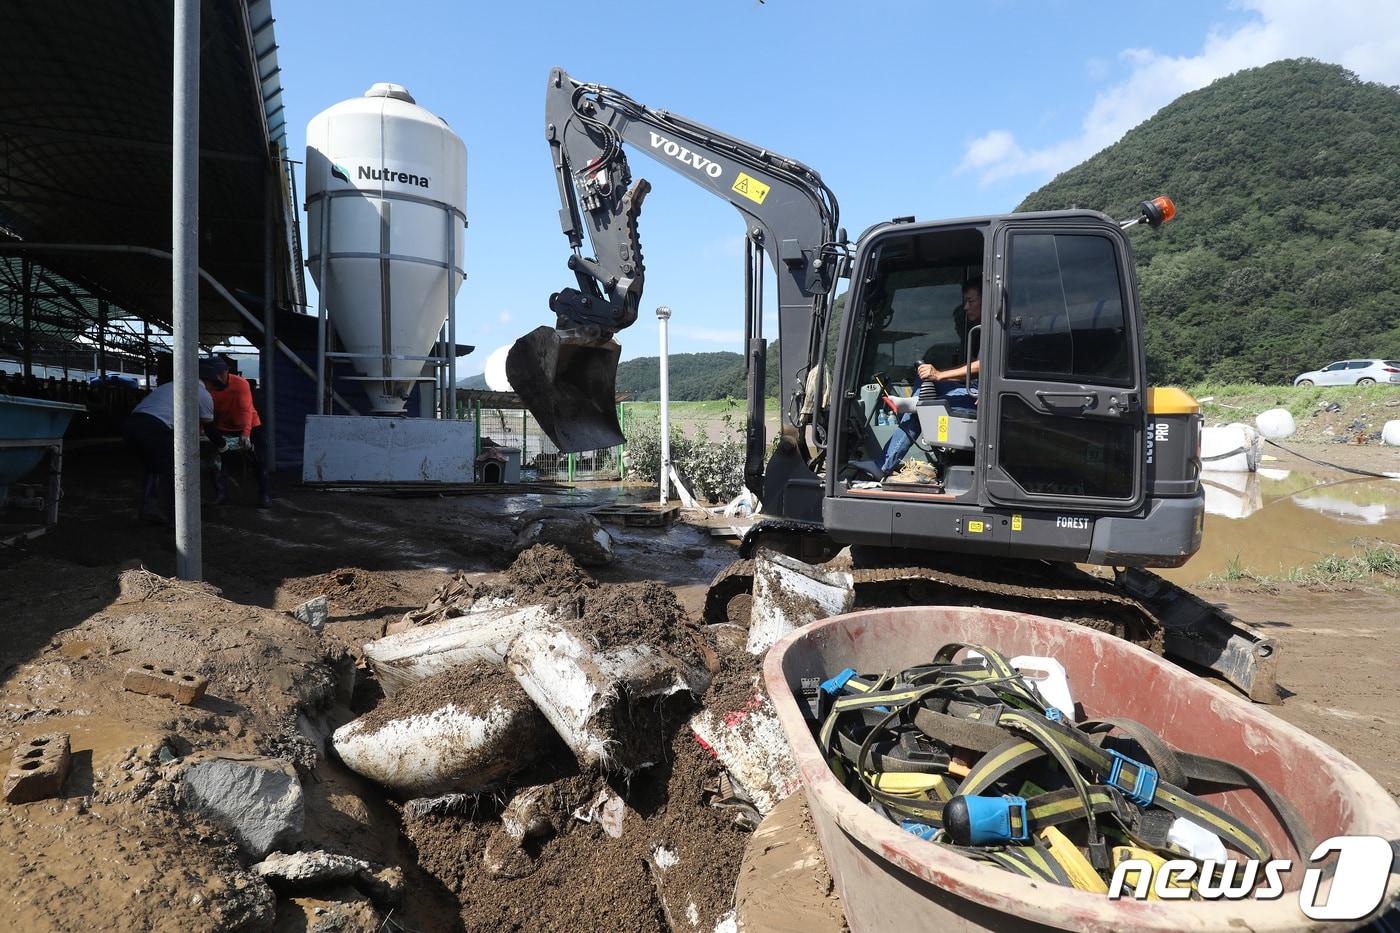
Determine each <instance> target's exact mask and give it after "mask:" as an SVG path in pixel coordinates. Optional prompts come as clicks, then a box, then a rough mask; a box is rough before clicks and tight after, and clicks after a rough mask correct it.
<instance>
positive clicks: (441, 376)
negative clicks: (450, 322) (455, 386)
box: [433, 318, 448, 421]
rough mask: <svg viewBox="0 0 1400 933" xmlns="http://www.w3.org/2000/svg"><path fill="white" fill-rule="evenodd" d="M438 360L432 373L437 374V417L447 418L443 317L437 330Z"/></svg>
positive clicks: (445, 342)
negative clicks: (440, 327) (440, 326)
mask: <svg viewBox="0 0 1400 933" xmlns="http://www.w3.org/2000/svg"><path fill="white" fill-rule="evenodd" d="M438 350H439V351H440V352H439V353H438V361H437V362H436V363H434V364H433V366H434V370H435V372H434V375H436V376H437V390H438V417H439V418H441V419H442V420H444V421H446V420H447V352H448V351H447V320H446V319H445V318H444V319H443V322H442V329H441V330H439V331H438Z"/></svg>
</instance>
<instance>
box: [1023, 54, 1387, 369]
mask: <svg viewBox="0 0 1400 933" xmlns="http://www.w3.org/2000/svg"><path fill="white" fill-rule="evenodd" d="M1158 194H1167V195H1170V196H1171V197H1172V199H1173V200H1174V201H1175V202H1176V205H1177V208H1178V211H1179V213H1178V215H1177V218H1176V220H1175V221H1173V222H1172V223H1170V224H1168V225H1167V226H1166V227H1164V228H1162V229H1161V230H1159V231H1157V232H1152V231H1149V230H1146V229H1145V228H1139V229H1136V230H1134V231H1133V236H1132V241H1133V249H1134V251H1135V253H1136V254H1137V258H1138V273H1139V280H1140V286H1141V290H1142V296H1143V307H1144V311H1145V314H1146V316H1147V322H1148V323H1147V341H1148V367H1149V374H1150V376H1151V378H1152V380H1153V381H1154V382H1156V383H1159V384H1160V383H1167V382H1193V381H1197V380H1201V379H1212V380H1220V381H1231V382H1244V381H1252V380H1258V381H1279V380H1285V379H1290V378H1291V377H1292V376H1294V375H1296V374H1297V373H1299V372H1301V371H1303V370H1306V369H1314V368H1317V367H1319V366H1322V365H1325V364H1326V363H1329V362H1331V361H1333V360H1335V359H1342V358H1346V357H1388V358H1391V359H1394V358H1396V357H1397V356H1400V232H1398V229H1400V92H1397V90H1396V89H1394V88H1390V87H1386V86H1383V85H1379V84H1368V83H1363V82H1361V81H1359V80H1358V79H1357V78H1356V76H1355V75H1353V74H1351V73H1350V72H1348V71H1346V70H1344V69H1343V68H1341V67H1338V66H1336V65H1328V64H1323V63H1321V62H1317V61H1312V60H1308V59H1298V60H1290V61H1281V62H1275V63H1273V64H1271V65H1267V66H1265V67H1262V68H1254V69H1250V70H1248V71H1242V72H1239V73H1238V74H1235V75H1232V76H1230V77H1228V78H1222V79H1221V80H1219V81H1216V82H1215V83H1214V84H1211V85H1210V86H1208V87H1206V88H1203V89H1202V90H1199V91H1195V92H1193V93H1190V94H1186V95H1183V96H1182V97H1179V98H1177V100H1175V101H1174V102H1173V103H1171V104H1169V105H1168V106H1166V107H1164V108H1163V109H1162V110H1161V111H1160V112H1158V113H1157V115H1156V116H1154V117H1153V118H1152V119H1150V120H1148V121H1147V122H1145V123H1143V124H1142V125H1140V126H1138V127H1137V128H1135V129H1133V130H1131V131H1130V132H1128V134H1127V135H1125V136H1124V137H1123V139H1122V140H1120V141H1119V142H1118V143H1116V144H1115V145H1113V146H1110V147H1109V148H1107V149H1105V150H1104V151H1102V152H1100V153H1099V154H1097V155H1095V156H1093V157H1092V158H1090V159H1088V160H1087V161H1085V162H1083V163H1081V164H1080V165H1078V166H1076V167H1074V168H1072V169H1070V170H1069V171H1067V172H1064V173H1063V174H1061V175H1059V176H1058V177H1057V178H1055V180H1054V181H1052V182H1050V183H1049V184H1048V185H1046V186H1045V187H1043V188H1041V189H1040V190H1039V191H1037V192H1035V193H1034V194H1032V195H1030V196H1029V197H1028V198H1026V200H1025V201H1024V202H1023V203H1022V204H1021V205H1020V207H1019V210H1052V209H1057V208H1064V207H1070V206H1079V207H1093V208H1097V209H1101V210H1105V211H1107V212H1108V213H1110V214H1112V215H1113V216H1116V217H1127V216H1131V215H1132V213H1133V205H1135V204H1136V203H1137V202H1138V201H1139V200H1141V199H1142V198H1144V197H1151V196H1154V195H1158Z"/></svg>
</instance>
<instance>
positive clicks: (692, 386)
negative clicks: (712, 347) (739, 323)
mask: <svg viewBox="0 0 1400 933" xmlns="http://www.w3.org/2000/svg"><path fill="white" fill-rule="evenodd" d="M624 339H625V335H624ZM660 379H661V376H660V369H659V366H658V358H657V357H655V356H639V357H637V358H636V359H632V360H627V361H625V362H623V363H620V364H618V367H617V391H618V393H619V394H626V395H630V396H631V397H632V398H634V399H638V400H640V401H654V400H656V399H658V398H660V397H661V385H660ZM667 379H668V381H669V382H670V389H671V398H673V399H675V400H677V401H682V402H695V401H702V400H704V399H714V398H725V397H726V396H733V397H735V398H743V397H744V356H743V354H741V353H729V352H723V353H673V354H671V357H670V362H669V365H668V372H667Z"/></svg>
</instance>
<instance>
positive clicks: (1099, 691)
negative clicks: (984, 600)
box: [764, 607, 1400, 933]
mask: <svg viewBox="0 0 1400 933" xmlns="http://www.w3.org/2000/svg"><path fill="white" fill-rule="evenodd" d="M950 642H964V643H971V644H979V643H980V644H985V645H988V646H990V647H993V648H996V649H997V650H999V651H1001V652H1002V653H1003V654H1005V655H1007V656H1008V657H1010V656H1014V655H1020V654H1027V655H1049V656H1052V657H1055V658H1058V659H1059V661H1060V662H1061V663H1062V664H1063V665H1064V666H1065V669H1066V671H1067V672H1068V674H1069V680H1070V685H1071V687H1072V688H1073V690H1074V694H1075V698H1076V700H1077V701H1078V703H1079V705H1080V707H1081V708H1082V709H1081V712H1082V714H1083V715H1084V716H1088V717H1096V716H1110V715H1111V716H1126V717H1129V718H1132V719H1137V720H1139V721H1141V722H1143V723H1146V724H1147V725H1148V726H1151V727H1152V728H1154V729H1155V730H1156V731H1157V732H1158V733H1159V734H1161V735H1162V737H1163V738H1165V739H1166V740H1167V741H1169V742H1171V743H1172V744H1174V745H1176V746H1177V747H1178V748H1181V749H1183V750H1186V751H1190V752H1196V753H1198V754H1203V755H1211V756H1214V757H1218V758H1225V759H1228V760H1230V761H1234V762H1236V763H1238V764H1241V765H1244V766H1245V767H1247V768H1249V769H1250V770H1251V771H1253V772H1254V773H1255V774H1256V775H1258V776H1259V777H1260V778H1262V779H1263V780H1265V781H1266V782H1268V783H1269V784H1271V785H1272V786H1273V787H1274V789H1275V790H1276V791H1277V792H1278V793H1280V794H1282V795H1283V796H1285V797H1287V798H1288V799H1289V800H1290V801H1292V802H1293V803H1294V804H1295V805H1296V806H1297V809H1298V810H1299V811H1300V812H1301V813H1302V814H1303V816H1304V818H1305V819H1306V820H1307V822H1308V824H1309V828H1310V829H1311V831H1312V833H1313V835H1314V837H1315V839H1316V840H1317V841H1318V842H1321V841H1322V840H1324V839H1328V838H1330V837H1332V836H1337V835H1343V834H1348V835H1373V836H1380V837H1382V838H1384V839H1395V838H1400V807H1397V806H1396V803H1395V801H1394V800H1392V799H1391V797H1390V795H1389V794H1388V793H1386V791H1385V790H1384V789H1383V788H1382V787H1381V786H1380V785H1379V784H1377V783H1376V781H1375V780H1374V779H1373V778H1371V777H1370V776H1369V775H1368V774H1366V772H1364V771H1362V770H1361V769H1360V768H1359V767H1357V765H1356V764H1354V763H1353V762H1351V761H1349V760H1348V759H1346V758H1344V757H1343V756H1342V755H1340V754H1338V753H1337V752H1336V751H1335V750H1333V749H1331V748H1329V747H1327V746H1326V745H1324V744H1323V743H1321V742H1319V741H1318V740H1317V739H1314V738H1313V737H1312V736H1310V735H1308V734H1307V733H1305V732H1303V731H1301V730H1299V729H1296V728H1294V727H1293V726H1290V725H1289V724H1288V723H1286V722H1283V721H1282V720H1280V719H1278V718H1276V717H1274V716H1271V715H1270V714H1269V713H1267V712H1265V711H1264V709H1262V708H1260V707H1257V706H1254V705H1252V704H1250V703H1249V702H1248V701H1245V700H1242V699H1239V698H1238V697H1236V696H1233V695H1231V694H1229V693H1227V692H1225V690H1224V689H1222V688H1220V687H1218V686H1216V685H1214V684H1211V683H1209V682H1207V681H1205V680H1202V679H1201V678H1199V677H1197V676H1195V675H1193V674H1190V673H1188V672H1187V671H1184V670H1183V669H1181V668H1179V667H1176V666H1175V665H1173V664H1171V663H1169V662H1167V661H1165V660H1163V659H1162V658H1159V657H1157V656H1156V655H1154V654H1152V653H1151V652H1148V651H1145V650H1143V649H1141V648H1138V647H1136V646H1134V645H1131V644H1128V643H1127V642H1125V641H1122V640H1120V639H1117V638H1113V637H1112V636H1109V635H1105V634H1103V633H1101V632H1096V631H1093V630H1091V629H1087V628H1084V627H1083V626H1078V625H1074V624H1072V623H1066V622H1059V621H1056V620H1053V619H1044V618H1040V617H1038V616H1031V615H1024V614H1021V613H1014V612H1000V611H996V610H990V609H966V608H956V607H937V608H934V607H913V608H903V609H873V610H869V611H865V612H854V613H850V614H848V615H842V616H835V617H833V618H830V619H824V620H822V621H819V622H814V623H812V624H811V625H808V626H805V627H804V628H801V629H799V630H798V631H796V632H793V633H792V634H790V635H788V636H787V637H786V638H784V639H783V640H782V641H780V642H778V643H777V644H776V645H774V646H773V647H772V648H771V649H770V650H769V652H768V657H767V659H766V660H765V662H764V678H765V681H766V683H767V687H768V692H769V693H770V694H771V695H772V698H773V702H774V704H775V705H776V707H777V710H778V717H779V719H780V720H781V722H782V725H783V730H784V732H785V733H786V735H787V739H788V742H789V743H790V744H791V746H792V749H793V753H794V755H795V757H796V759H797V764H798V768H799V770H800V772H801V776H802V783H803V785H804V786H805V788H806V791H807V799H808V802H809V804H810V806H811V810H812V816H813V819H814V820H815V822H816V826H817V833H818V835H819V836H820V838H821V842H822V848H823V849H824V850H825V852H826V858H827V863H828V865H829V867H830V869H831V874H832V877H833V878H834V880H835V882H836V887H837V890H838V891H839V892H840V894H841V899H842V901H843V903H844V905H845V909H846V918H847V921H848V922H849V923H850V926H851V929H852V930H853V931H856V933H861V931H867V930H868V931H895V930H897V931H900V933H911V931H916V930H929V931H935V930H937V931H948V930H1046V929H1065V930H1088V931H1103V933H1109V931H1123V930H1160V931H1178V930H1216V931H1221V933H1240V931H1244V930H1249V931H1254V933H1263V931H1270V930H1298V929H1318V930H1323V929H1326V930H1344V929H1355V928H1357V927H1358V926H1361V925H1362V924H1363V923H1364V922H1365V921H1364V920H1358V921H1355V922H1350V923H1332V924H1328V923H1323V922H1320V921H1315V920H1310V919H1308V918H1307V916H1306V915H1304V914H1303V912H1302V910H1301V909H1300V908H1299V906H1298V896H1297V892H1296V890H1292V889H1296V888H1297V886H1298V885H1299V884H1300V883H1301V879H1302V872H1301V871H1293V872H1290V873H1289V875H1288V880H1287V882H1286V883H1287V884H1288V885H1289V887H1290V890H1289V891H1288V892H1286V893H1285V894H1284V895H1283V896H1282V897H1280V898H1278V899H1277V900H1274V901H1255V900H1245V901H1233V902H1226V901H1213V902H1201V901H1195V902H1181V901H1172V902H1168V901H1133V900H1130V899H1124V900H1118V901H1110V900H1109V899H1108V898H1107V897H1105V896H1103V895H1099V894H1092V893H1089V892H1085V891H1077V890H1074V889H1072V888H1064V887H1059V886H1056V885H1048V884H1040V883H1037V882H1033V881H1031V880H1030V879H1027V878H1024V877H1021V876H1019V875H1015V874H1012V873H1010V872H1007V871H1002V870H1000V869H997V868H993V867H989V866H984V865H982V864H979V863H977V862H974V861H972V860H970V859H967V858H964V857H963V856H960V855H957V854H955V853H953V852H951V851H949V850H947V849H944V848H942V847H940V846H937V845H934V844H933V843H930V842H925V841H924V840H922V839H919V838H917V837H915V836H913V835H911V834H909V833H907V832H905V831H904V830H902V829H900V828H899V827H898V826H896V825H895V824H893V823H891V822H889V821H888V820H886V819H885V818H883V817H881V816H879V815H877V814H876V813H875V812H873V811H872V810H870V809H869V808H868V807H866V806H865V805H864V804H863V803H861V801H860V800H858V799H857V798H856V797H855V796H854V795H852V794H851V793H850V792H849V791H847V790H846V789H845V788H844V787H843V786H842V785H841V784H840V782H838V781H837V780H836V778H835V777H834V776H833V775H832V773H831V770H830V768H829V767H828V765H827V762H826V761H825V759H824V758H823V757H822V754H821V751H820V750H819V749H818V747H817V744H816V742H815V741H814V740H813V738H812V734H811V731H810V729H809V726H808V724H807V722H806V720H805V719H804V718H803V715H802V712H801V710H800V709H799V708H798V704H797V701H796V699H795V696H796V695H797V692H798V691H799V690H800V685H801V682H802V679H803V678H812V677H827V676H830V675H831V674H834V673H836V672H837V671H840V670H841V669H843V668H846V667H854V668H856V669H857V670H860V671H866V672H879V671H885V670H901V669H903V668H906V667H909V666H911V665H914V664H917V663H921V662H926V661H928V660H929V659H931V658H932V657H933V655H934V653H935V652H936V651H937V650H938V649H939V648H940V647H942V646H943V645H945V644H948V643H950ZM1207 799H1209V800H1211V801H1212V802H1214V803H1216V804H1217V805H1219V806H1221V807H1222V808H1224V809H1225V810H1226V811H1227V812H1229V813H1231V814H1232V815H1234V816H1236V817H1239V818H1242V819H1244V820H1246V821H1248V822H1249V823H1251V824H1252V825H1254V826H1256V827H1258V828H1259V830H1260V831H1261V832H1263V833H1264V834H1265V835H1266V836H1267V837H1268V840H1269V842H1270V845H1271V846H1272V848H1273V849H1274V852H1275V857H1276V858H1291V859H1293V860H1294V865H1295V866H1300V867H1301V866H1304V865H1306V864H1307V863H1306V862H1304V861H1303V860H1304V859H1306V857H1307V856H1308V855H1309V854H1310V853H1303V855H1302V857H1301V858H1300V856H1299V854H1298V853H1296V852H1294V851H1293V850H1292V848H1291V847H1290V845H1289V843H1288V839H1287V836H1286V835H1285V833H1284V830H1283V827H1282V826H1280V825H1279V823H1278V822H1277V820H1275V819H1274V817H1273V816H1272V814H1271V812H1270V811H1269V809H1268V808H1267V807H1266V806H1265V805H1264V804H1263V803H1262V802H1261V801H1260V800H1259V799H1258V798H1257V797H1256V796H1255V795H1254V794H1253V792H1251V791H1247V790H1234V791H1226V792H1222V793H1218V794H1209V795H1207ZM1397 899H1400V878H1397V877H1396V876H1394V875H1392V876H1391V877H1390V880H1389V883H1388V887H1387V889H1386V894H1385V898H1384V900H1383V904H1384V905H1393V904H1394V903H1396V901H1397Z"/></svg>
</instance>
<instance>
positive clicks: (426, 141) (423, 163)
mask: <svg viewBox="0 0 1400 933" xmlns="http://www.w3.org/2000/svg"><path fill="white" fill-rule="evenodd" d="M466 199H467V148H466V145H465V144H464V143H463V142H462V140H461V139H460V138H459V137H458V136H457V134H456V133H454V132H452V130H451V129H450V128H449V127H448V125H447V123H446V122H445V121H444V120H443V119H442V118H441V117H438V116H436V115H434V114H433V113H431V112H430V111H428V110H426V109H424V108H423V107H420V106H418V104H417V103H416V102H415V101H414V99H413V96H412V95H411V94H409V93H408V91H407V89H405V88H404V87H402V86H400V85H397V84H376V85H374V86H373V87H371V88H370V89H369V90H368V91H366V92H365V93H364V96H362V97H355V98H352V99H350V100H344V101H341V102H340V103H338V104H335V105H334V106H332V107H329V108H327V109H326V110H323V111H322V112H321V113H319V114H317V115H316V116H315V117H313V118H312V119H311V122H310V123H309V124H308V125H307V128H306V210H307V225H306V227H307V242H308V249H307V266H308V267H309V268H310V271H311V277H312V279H313V280H314V281H315V282H316V287H317V288H318V289H319V290H320V292H321V296H322V300H323V301H324V307H325V310H326V313H327V314H328V315H329V320H330V323H331V324H332V326H334V328H335V332H336V334H337V335H338V336H339V338H340V342H341V343H342V344H343V345H344V352H343V354H342V355H341V358H344V359H348V360H349V362H350V363H352V364H353V366H354V368H355V370H356V372H357V373H358V375H357V376H354V377H351V378H354V379H357V380H358V381H361V382H362V383H363V384H364V387H365V394H366V395H367V396H368V397H369V404H370V409H371V411H370V413H371V414H378V415H392V414H397V413H399V412H401V411H402V410H403V407H404V402H405V401H406V399H407V398H408V394H409V392H410V391H412V389H413V385H414V383H415V382H417V381H428V382H431V381H432V379H431V377H426V378H425V377H424V375H423V373H424V363H425V361H427V357H428V355H429V354H430V352H431V350H432V348H433V345H434V343H435V341H436V338H437V334H438V332H439V330H441V328H442V324H443V321H444V320H446V318H447V314H448V309H449V308H450V307H451V306H452V303H453V300H454V296H455V295H456V293H457V289H458V288H459V287H460V285H461V282H462V275H463V273H462V268H463V265H462V256H463V248H462V240H463V230H464V228H465V226H466Z"/></svg>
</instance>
